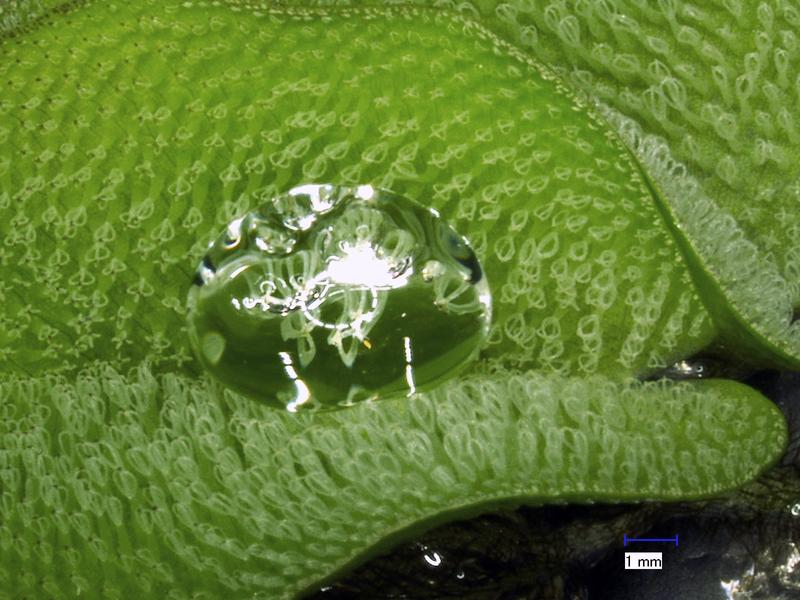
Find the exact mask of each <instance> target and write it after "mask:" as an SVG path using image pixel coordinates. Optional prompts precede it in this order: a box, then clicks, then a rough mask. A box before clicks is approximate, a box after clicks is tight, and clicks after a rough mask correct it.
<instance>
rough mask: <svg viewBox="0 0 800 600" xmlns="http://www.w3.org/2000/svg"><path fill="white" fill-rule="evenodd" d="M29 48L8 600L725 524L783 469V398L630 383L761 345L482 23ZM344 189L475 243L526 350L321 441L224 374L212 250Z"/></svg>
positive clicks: (268, 29) (591, 129)
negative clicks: (671, 507) (527, 519)
mask: <svg viewBox="0 0 800 600" xmlns="http://www.w3.org/2000/svg"><path fill="white" fill-rule="evenodd" d="M27 6H28V7H33V6H34V5H33V4H29V5H27ZM14 10H16V11H17V12H13V11H14ZM25 10H28V9H19V8H17V9H14V8H13V7H12V12H9V13H6V14H10V15H15V14H16V15H23V14H28V15H31V16H32V15H33V14H34V13H37V11H36V10H34V9H33V8H31V9H30V10H29V11H28V12H27V13H26V12H25ZM37 14H38V13H37ZM12 21H13V19H12ZM12 21H6V22H12ZM24 21H25V22H24V24H12V25H11V26H8V27H6V28H5V29H6V33H5V34H0V35H2V36H3V37H0V86H2V88H1V89H2V93H1V94H0V216H2V219H0V238H1V239H2V241H3V243H2V246H0V262H2V264H3V269H4V278H3V281H2V282H0V299H2V312H0V318H1V319H2V321H1V322H0V369H2V381H4V383H2V384H0V397H2V399H3V400H2V402H3V403H2V407H3V411H4V417H5V418H4V419H3V421H2V424H1V425H0V426H1V427H2V428H3V429H2V431H3V434H4V439H3V442H2V445H0V447H1V448H2V449H3V450H4V454H3V455H2V460H3V461H4V462H3V463H2V470H0V473H2V477H3V479H2V481H3V484H2V488H0V489H1V490H2V504H0V522H2V526H1V527H0V536H2V537H0V547H2V548H3V551H4V559H3V561H2V562H0V581H3V583H4V585H2V586H0V588H3V589H6V588H7V589H14V590H25V591H26V592H27V593H28V594H30V595H33V596H43V595H52V596H63V595H64V594H67V595H79V594H86V593H89V592H88V591H89V590H91V592H90V593H94V594H96V596H97V597H103V598H113V597H131V596H137V597H141V596H155V595H158V596H159V597H162V596H167V597H169V593H164V592H163V590H165V589H169V590H172V592H171V594H172V597H177V598H180V597H188V596H189V595H191V593H193V592H195V591H198V592H203V593H206V594H211V595H229V594H230V593H239V592H246V593H247V594H248V595H250V593H251V592H252V593H255V594H259V593H260V594H261V595H262V596H263V597H275V595H276V594H277V593H283V594H286V595H291V594H293V593H295V592H299V591H301V590H302V589H304V588H306V587H307V586H312V585H314V583H315V582H319V581H321V580H323V579H325V578H326V577H330V576H332V575H333V574H334V573H336V572H337V571H338V570H339V569H342V568H345V567H347V566H349V565H351V564H353V561H357V560H363V558H364V557H365V556H367V555H368V553H369V552H370V551H377V550H379V549H380V548H381V547H382V546H381V544H382V543H383V544H387V543H390V542H391V541H392V540H393V539H395V537H394V536H395V535H404V534H408V533H413V532H415V531H418V530H419V528H421V527H425V526H427V525H430V524H431V523H434V522H437V521H439V520H443V519H450V518H458V517H461V516H464V515H467V514H472V513H473V512H474V511H477V510H485V509H486V508H487V507H489V508H490V507H493V506H497V505H499V504H504V503H519V502H536V503H539V502H549V501H582V502H586V501H591V500H634V499H649V498H660V499H691V498H696V497H701V496H707V495H711V494H715V493H719V492H720V491H722V490H725V489H730V488H732V487H735V486H737V485H739V484H741V483H742V482H744V481H747V480H749V479H751V478H753V477H755V476H756V475H757V474H758V473H759V472H760V471H761V470H763V469H764V468H766V467H767V466H769V465H770V464H771V463H772V462H774V461H775V460H776V458H777V456H778V455H779V454H780V452H781V449H782V448H783V445H784V444H785V439H786V432H785V424H784V422H783V420H782V418H781V416H780V414H779V413H778V412H777V410H776V409H775V408H774V407H773V406H772V405H770V404H769V403H768V402H766V401H765V400H764V399H763V397H761V396H760V395H759V394H757V393H755V392H753V391H752V390H749V389H747V388H745V387H743V386H740V385H738V384H734V383H732V382H703V383H699V384H697V385H696V386H691V385H679V386H671V385H668V384H658V385H650V384H648V385H640V384H633V383H630V379H632V378H634V377H637V376H643V375H646V374H649V373H651V372H653V371H654V370H657V369H659V368H661V367H664V366H666V365H668V364H670V363H671V362H673V361H675V360H678V359H681V358H685V357H688V356H691V355H692V354H693V353H695V352H696V351H698V350H700V349H702V348H705V347H707V346H708V345H709V344H711V343H712V342H713V341H714V340H715V338H716V337H717V335H718V333H720V329H722V333H723V335H724V336H727V338H728V339H730V337H731V335H732V334H731V333H730V332H733V331H735V332H742V331H746V327H750V328H751V329H752V330H753V331H756V332H757V333H758V335H761V333H762V332H763V331H764V326H762V323H761V321H759V320H758V319H751V318H750V316H749V313H747V314H744V313H743V312H741V310H740V311H739V312H736V310H739V309H738V308H737V309H736V310H734V314H736V315H740V316H741V315H744V316H743V317H741V319H739V320H736V319H733V320H731V321H730V322H728V321H723V320H721V319H720V317H719V314H720V313H719V307H720V306H721V307H723V308H725V309H728V308H730V307H731V306H733V303H732V300H731V298H732V297H733V296H732V295H731V293H730V290H729V288H727V287H725V285H726V284H725V280H724V278H723V277H722V276H716V275H715V277H714V278H713V279H712V280H711V282H710V283H709V282H706V281H704V280H702V279H700V278H699V277H700V276H699V275H698V273H704V272H707V271H708V272H710V267H709V266H708V265H709V264H710V262H709V261H710V259H709V258H708V257H709V256H712V255H713V253H710V252H704V251H699V252H694V251H693V250H692V248H689V244H692V245H696V244H697V243H698V242H697V240H698V238H697V236H696V235H695V234H693V233H692V232H691V231H689V230H688V229H687V228H686V227H685V226H684V224H683V223H682V222H681V221H680V220H679V219H680V218H681V217H680V215H679V214H678V211H677V209H676V208H675V205H673V204H670V205H669V206H667V205H666V204H664V203H663V201H662V199H661V198H660V195H659V192H658V190H657V189H656V187H655V186H654V185H652V183H651V182H650V177H652V176H656V178H657V180H658V184H659V185H660V186H662V187H664V189H666V190H667V193H668V194H669V189H668V188H667V187H666V186H665V184H664V181H663V179H664V178H663V177H658V176H659V173H660V171H658V170H657V167H658V165H659V164H661V163H658V164H656V162H654V161H650V163H649V164H650V165H651V168H652V169H656V170H653V172H652V173H650V174H649V175H648V174H645V173H644V172H643V171H642V169H641V167H640V165H639V163H638V162H637V161H636V159H635V158H634V157H633V155H632V154H631V153H630V151H629V150H628V149H627V148H626V146H625V145H624V144H623V143H622V141H621V140H620V138H619V137H618V136H617V135H615V134H614V133H613V131H612V130H610V129H609V128H608V126H607V124H606V122H605V121H604V120H603V119H601V118H599V117H597V116H596V113H595V112H594V110H592V109H591V108H589V107H588V106H587V105H586V103H585V102H584V101H582V100H581V99H580V98H577V97H576V96H575V95H574V94H573V93H572V92H571V91H570V90H569V89H568V88H567V87H566V85H565V84H564V83H562V81H561V80H559V79H558V78H556V77H554V76H553V75H552V73H551V72H550V71H549V70H548V69H546V68H544V67H543V66H541V65H540V64H539V63H538V62H537V61H536V60H535V59H534V58H532V56H531V55H530V54H528V53H526V52H523V51H520V50H519V49H518V48H515V47H514V46H512V45H511V44H509V43H507V42H504V41H503V40H502V39H500V38H499V37H497V36H496V35H494V34H492V33H491V32H489V31H488V30H487V29H484V28H483V27H482V26H480V25H478V24H476V23H475V22H473V21H470V20H467V19H464V18H461V17H456V16H453V15H450V14H445V13H439V12H435V11H428V10H422V9H411V8H397V9H391V10H387V9H369V10H365V11H349V12H348V11H344V12H338V11H333V12H330V11H317V12H309V13H304V12H303V11H300V12H297V13H296V14H289V13H273V12H270V11H269V10H268V9H266V8H265V7H258V6H249V5H244V4H240V5H233V6H224V5H222V6H217V5H206V4H204V3H195V4H193V3H191V2H186V3H183V4H181V5H171V6H170V5H167V6H165V5H163V4H162V3H158V2H144V3H141V4H135V5H128V4H121V5H120V4H115V3H110V2H101V1H97V2H87V3H77V4H70V5H65V6H64V7H62V8H60V9H59V11H57V12H52V13H48V14H47V16H45V17H42V18H39V17H36V18H33V17H32V18H27V19H24ZM19 23H22V21H19ZM606 114H607V117H608V118H610V119H612V120H613V118H614V114H613V113H611V112H608V111H606ZM619 128H620V129H621V130H623V133H624V132H625V131H627V130H626V129H625V128H624V127H622V126H621V125H619ZM636 148H637V150H638V151H639V152H640V154H641V148H639V146H636ZM326 179H327V180H330V181H332V182H334V183H343V184H353V183H372V184H374V185H378V186H383V187H389V188H392V189H394V190H395V191H397V192H400V193H402V194H404V195H407V196H409V197H411V198H414V199H416V200H418V201H421V202H423V203H426V204H428V205H430V206H433V207H435V208H436V209H437V210H439V212H440V213H441V214H442V215H443V217H444V218H445V219H446V220H448V221H449V222H450V223H452V224H453V225H454V226H455V227H456V228H457V229H458V230H459V231H460V232H462V233H464V234H465V235H466V236H467V237H468V238H469V239H470V240H471V241H472V243H473V244H474V246H475V247H476V250H477V251H478V253H479V254H480V255H481V259H482V263H483V265H484V266H485V268H486V272H487V276H488V278H489V281H490V284H491V286H492V291H493V294H494V302H495V324H494V328H493V331H492V334H491V336H490V343H489V345H488V346H487V348H486V349H485V352H484V356H483V358H482V360H481V361H480V362H479V363H478V364H477V365H476V366H475V368H474V370H473V373H472V374H471V376H470V377H469V378H467V379H465V380H463V381H459V382H457V383H450V384H448V385H446V386H445V387H443V388H440V389H437V390H435V391H433V392H431V393H430V394H427V395H424V396H422V397H420V398H412V399H402V400H387V401H384V402H380V403H376V404H374V405H364V406H361V407H358V408H355V409H352V410H347V411H343V412H341V413H333V414H322V415H300V416H295V417H291V416H289V415H285V414H282V413H275V412H270V411H267V409H266V408H265V407H263V406H261V405H259V404H257V403H254V402H252V401H249V400H245V399H243V398H240V397H237V396H234V395H232V394H223V393H222V392H221V391H220V390H219V389H218V388H216V387H214V386H213V385H212V384H210V383H209V382H208V380H207V378H206V377H205V376H203V375H202V374H201V372H200V369H199V368H198V365H197V362H196V361H195V359H194V358H193V357H192V356H191V354H190V352H189V348H188V345H187V337H186V330H185V307H184V300H185V294H186V293H187V290H188V286H189V283H190V281H191V278H192V270H193V268H194V266H195V265H196V264H197V262H198V261H199V260H200V258H201V256H202V255H203V252H204V251H205V247H206V245H207V243H208V242H209V241H210V240H212V239H214V238H215V237H216V236H217V234H218V233H219V231H220V230H221V228H222V226H223V225H224V224H226V223H228V222H229V221H230V220H231V219H232V218H233V217H235V216H237V215H239V214H241V213H242V212H244V211H245V210H247V209H249V208H251V207H253V206H255V205H257V204H259V203H260V202H262V201H263V200H264V199H267V198H269V197H270V196H271V195H272V194H274V193H276V192H278V191H281V190H284V189H286V188H287V187H290V186H292V185H295V184H297V183H299V182H301V181H306V180H317V181H320V180H326ZM678 179H679V178H677V177H675V180H678ZM676 185H677V184H676ZM676 215H677V216H676ZM673 218H676V219H678V221H677V223H678V224H679V225H681V226H682V227H683V229H682V230H681V231H686V232H687V234H688V241H687V239H684V238H682V237H681V235H680V232H679V231H678V230H677V225H676V223H674V222H673V221H672V219H673ZM725 239H727V238H725ZM693 248H694V246H693ZM696 249H697V248H694V250H696ZM701 259H702V260H703V261H706V262H705V263H702V264H701V263H700V262H699V261H700V260H701ZM693 278H694V279H693ZM720 282H721V283H720ZM712 284H713V285H717V286H718V287H719V289H720V290H721V291H720V294H721V295H722V298H723V299H722V300H721V301H720V302H719V306H718V305H717V304H713V303H709V306H710V308H711V311H712V313H713V314H714V317H715V318H716V319H717V323H716V324H715V323H712V320H711V318H710V317H709V312H708V311H707V310H706V308H705V307H704V305H703V302H702V301H701V299H700V294H698V289H699V290H700V291H701V293H702V295H703V298H704V300H706V302H708V298H709V297H710V296H709V293H708V290H709V289H710V286H712ZM748 310H749V309H748ZM768 312H769V314H772V312H773V311H772V309H771V308H770V309H769V311H768ZM737 335H738V334H737ZM776 343H777V342H776ZM756 351H757V349H756V348H755V347H754V348H753V349H752V352H756ZM92 364H94V367H92V368H91V369H88V370H87V369H86V367H87V365H92ZM131 368H136V369H137V371H136V374H134V375H126V374H125V373H126V371H128V370H130V369H131ZM535 370H539V371H540V372H537V371H535ZM643 431H651V432H652V435H651V436H649V437H648V436H644V435H643V433H642V432H643ZM615 436H616V438H615ZM612 438H614V439H618V443H619V445H618V446H617V445H616V444H615V442H614V441H612ZM428 448H430V449H431V450H430V451H429V450H428ZM431 454H433V459H432V462H430V464H428V463H426V462H425V461H426V460H428V459H429V458H431ZM601 457H603V460H602V461H601V460H600V458H601ZM593 461H594V462H593ZM420 465H424V468H421V467H420ZM595 467H596V468H595ZM6 556H10V557H12V558H6ZM6 583H7V584H8V585H5V584H6Z"/></svg>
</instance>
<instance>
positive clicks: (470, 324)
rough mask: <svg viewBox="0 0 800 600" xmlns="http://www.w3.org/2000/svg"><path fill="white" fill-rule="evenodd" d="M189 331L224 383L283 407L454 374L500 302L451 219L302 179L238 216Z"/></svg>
mask: <svg viewBox="0 0 800 600" xmlns="http://www.w3.org/2000/svg"><path fill="white" fill-rule="evenodd" d="M188 311H189V313H188V315H189V334H190V337H191V341H192V344H193V346H194V349H195V352H196V353H197V355H198V357H199V359H200V361H201V362H202V363H203V365H204V366H205V367H206V368H207V369H208V370H209V371H210V372H211V373H212V375H214V376H215V377H216V378H217V379H219V380H220V381H221V382H223V383H224V384H226V385H228V386H229V387H231V388H232V389H235V390H236V391H239V392H241V393H243V394H245V395H247V396H250V397H254V398H258V399H260V400H263V401H266V402H267V403H269V404H271V405H273V406H279V407H282V408H286V409H288V410H290V411H296V410H298V409H300V408H301V407H302V408H303V409H308V408H322V407H335V406H346V405H349V404H351V403H353V402H355V401H358V400H364V399H368V398H377V397H382V396H387V395H392V394H398V393H404V394H408V395H410V394H412V393H414V392H415V391H417V390H418V389H420V388H422V387H426V386H430V385H432V384H434V383H438V382H439V381H441V380H443V379H445V378H447V377H449V376H452V375H454V374H455V373H457V372H458V371H459V369H460V368H462V367H463V366H464V365H465V364H466V363H467V362H468V361H469V360H470V359H471V358H474V357H475V356H476V355H477V353H478V351H479V350H480V347H481V345H482V342H483V341H484V339H485V338H486V335H487V333H488V329H489V322H490V318H491V296H490V291H489V286H488V283H487V281H486V276H485V274H484V272H483V269H482V268H481V266H480V264H479V262H478V259H477V257H476V255H475V253H474V252H473V250H472V248H471V247H470V246H469V244H468V242H467V241H466V240H465V239H464V238H463V237H461V236H460V235H458V234H457V233H456V232H455V230H453V228H452V227H450V226H449V225H447V223H445V222H444V220H443V219H442V218H441V217H440V216H439V214H438V213H437V212H436V211H434V210H432V209H428V208H426V207H424V206H422V205H421V204H418V203H417V202H415V201H412V200H410V199H408V198H406V197H404V196H401V195H398V194H395V193H392V192H390V191H387V190H381V189H376V188H373V187H372V186H369V185H362V186H357V187H345V186H335V185H327V184H326V185H317V184H310V185H302V186H299V187H295V188H293V189H291V190H289V191H288V192H287V193H285V194H282V195H279V196H277V197H275V198H273V199H271V200H269V201H267V202H265V203H264V204H262V205H261V206H260V207H258V208H257V209H256V210H254V211H251V212H249V213H247V214H245V215H244V216H242V217H240V218H237V219H235V220H234V221H232V222H231V223H230V224H229V225H228V226H227V228H226V230H225V231H224V232H223V233H222V235H220V236H219V238H218V239H217V240H216V241H215V242H213V243H212V244H211V245H210V247H209V249H208V252H207V253H206V255H205V256H204V257H203V260H202V261H201V263H200V265H199V267H198V269H197V272H196V275H195V279H194V283H193V285H192V288H191V290H190V292H189V299H188Z"/></svg>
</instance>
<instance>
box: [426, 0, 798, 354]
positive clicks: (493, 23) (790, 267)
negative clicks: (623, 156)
mask: <svg viewBox="0 0 800 600" xmlns="http://www.w3.org/2000/svg"><path fill="white" fill-rule="evenodd" d="M436 5H437V6H439V7H442V8H445V7H449V8H453V9H456V8H457V9H459V10H461V11H464V12H466V13H467V14H470V15H474V16H478V15H479V16H480V20H481V21H482V22H483V23H485V24H486V25H487V26H488V27H490V28H491V29H492V30H493V31H495V32H497V33H498V34H499V35H500V36H501V37H503V38H505V39H507V40H508V41H510V42H511V43H514V44H516V45H518V46H519V47H521V48H525V49H526V50H527V51H529V52H531V53H532V54H534V55H536V56H537V57H538V58H540V59H541V60H543V61H544V62H546V63H547V64H548V65H549V66H551V67H552V68H554V69H555V70H556V71H557V72H558V73H559V74H561V75H562V76H563V77H564V78H565V79H566V80H567V81H569V83H571V84H573V85H574V86H575V87H576V88H577V89H580V90H583V91H584V92H585V93H586V94H587V95H588V96H589V97H591V98H592V100H593V101H594V102H597V103H598V108H599V110H600V111H601V112H602V113H603V115H604V116H605V117H606V118H607V119H608V120H609V122H610V123H611V124H612V125H613V126H614V127H615V128H616V129H617V131H618V132H620V134H621V135H622V136H623V138H624V139H625V141H626V143H627V144H628V145H629V146H630V147H631V148H632V149H633V151H634V152H635V153H636V155H637V157H638V158H639V160H640V161H641V162H642V163H643V164H644V165H645V166H646V167H647V168H648V170H649V172H650V175H651V177H653V179H654V180H655V182H656V183H657V185H658V186H659V187H660V188H661V190H663V192H664V197H665V200H666V207H665V210H666V212H667V213H668V214H669V218H670V220H672V221H674V227H673V231H674V233H675V235H676V236H677V237H678V238H679V239H680V244H681V247H682V250H683V252H684V253H685V254H686V256H687V261H688V262H689V263H690V264H691V265H692V267H693V276H694V278H695V281H696V283H697V285H698V288H699V289H700V291H701V294H702V296H703V299H704V301H705V302H706V305H707V307H708V308H709V310H710V311H711V313H712V316H713V318H714V320H715V322H716V324H717V325H718V326H719V327H720V329H721V333H722V340H721V342H722V344H723V345H724V346H725V351H726V352H727V353H729V354H735V355H737V357H738V358H739V359H740V360H743V361H748V362H751V363H757V364H760V365H762V366H769V365H780V366H783V367H785V368H791V369H798V368H800V322H798V321H797V320H796V315H797V311H798V309H800V160H798V159H799V158H800V121H799V120H798V118H797V115H796V113H797V110H796V107H797V104H798V102H799V101H800V87H798V86H799V85H800V79H798V78H797V68H796V65H797V61H798V59H800V42H798V38H797V34H796V32H797V28H798V26H799V25H800V9H798V7H797V6H795V5H794V4H792V3H787V2H783V1H781V0H770V1H761V0H758V1H756V0H734V1H731V2H718V3H712V4H709V3H704V4H702V5H695V4H685V3H681V2H673V1H667V2H658V3H642V2H637V1H634V0H609V1H606V2H602V3H591V2H580V1H576V0H568V1H565V2H562V1H557V2H556V1H552V2H534V1H533V0H509V1H503V2H496V1H492V0H488V1H485V2H483V1H481V2H476V3H470V2H464V3H455V2H447V1H444V2H442V1H439V2H436Z"/></svg>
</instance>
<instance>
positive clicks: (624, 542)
mask: <svg viewBox="0 0 800 600" xmlns="http://www.w3.org/2000/svg"><path fill="white" fill-rule="evenodd" d="M629 542H630V543H633V542H674V544H675V547H676V548H677V547H678V534H677V533H676V534H675V537H674V538H629V537H628V534H627V533H625V534H623V535H622V545H623V546H627V545H628V543H629Z"/></svg>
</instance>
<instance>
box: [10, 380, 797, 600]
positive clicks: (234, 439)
mask: <svg viewBox="0 0 800 600" xmlns="http://www.w3.org/2000/svg"><path fill="white" fill-rule="evenodd" d="M0 398H2V399H3V405H4V407H5V418H4V419H3V420H2V421H1V422H0V440H1V441H2V442H1V443H2V447H3V448H4V449H6V456H10V457H11V461H12V462H11V465H10V466H11V467H12V468H11V469H8V468H7V469H6V470H4V471H2V472H0V473H2V474H3V505H2V524H0V547H2V548H3V560H2V563H1V564H0V567H2V568H0V586H1V587H2V589H6V590H14V591H15V593H16V594H18V595H20V596H24V595H29V596H32V597H37V598H38V597H42V596H43V595H45V594H50V595H53V596H57V597H76V596H79V595H87V596H88V597H96V598H104V599H105V598H132V597H136V598H141V597H162V598H163V597H168V598H184V597H191V595H192V594H193V593H203V594H207V595H210V596H212V597H230V596H235V597H248V598H249V597H256V598H270V599H276V598H290V597H293V596H294V595H295V594H297V593H299V592H301V591H302V590H303V589H313V588H314V587H315V586H319V585H320V584H321V583H322V582H324V581H325V580H328V579H331V578H333V577H335V576H336V574H337V573H339V572H340V571H341V570H343V569H346V568H348V567H350V566H352V565H354V564H357V563H358V562H361V561H363V560H365V559H366V558H367V557H369V556H371V555H373V554H375V553H378V552H380V551H381V550H385V549H386V548H388V547H389V546H391V544H393V543H396V542H397V541H398V540H400V539H404V538H407V537H409V536H413V535H414V534H418V533H419V532H420V531H422V530H424V529H425V528H428V527H431V526H433V525H435V524H437V523H441V522H443V521H447V520H452V519H458V518H465V517H468V516H470V515H474V514H477V513H478V512H483V511H487V510H491V509H496V508H499V507H508V506H515V505H518V504H540V503H545V502H547V503H552V502H585V501H587V500H595V501H602V500H612V501H621V500H625V501H636V500H672V499H680V500H686V499H692V498H700V497H707V496H710V495H714V494H717V493H719V492H721V491H724V490H728V489H732V488H735V487H737V486H739V485H741V484H743V483H744V482H746V481H747V480H749V479H751V478H752V477H754V476H755V475H756V474H757V473H759V472H760V471H761V470H762V469H763V468H764V466H765V465H769V464H770V463H773V462H774V461H775V460H776V459H777V458H778V456H779V455H780V454H781V452H782V451H783V448H784V445H785V443H786V438H787V434H786V425H785V423H784V422H783V419H782V417H781V415H780V412H779V411H778V409H777V408H776V407H775V406H774V405H773V404H772V403H771V402H769V401H768V400H766V399H765V398H763V397H762V396H761V395H760V394H758V393H757V392H755V391H753V390H752V389H750V388H748V387H746V386H743V385H740V384H737V383H733V382H730V381H722V380H719V381H714V380H708V381H702V382H697V383H696V384H689V383H683V384H677V385H672V384H667V383H645V384H631V385H624V384H618V383H615V382H613V381H611V380H609V379H608V378H605V377H601V376H593V377H588V378H564V377H561V376H557V375H542V374H537V373H533V372H532V373H528V374H525V375H514V374H513V373H509V372H505V373H497V374H495V375H493V376H486V377H468V378H466V379H464V380H461V381H455V382H450V383H447V384H445V385H444V386H442V387H440V388H438V389H437V390H435V391H433V392H431V393H428V394H423V395H420V396H417V397H414V398H410V399H407V398H401V399H397V400H386V401H383V402H377V403H371V404H361V405H358V406H356V407H354V408H352V409H348V410H343V411H335V412H328V413H324V414H308V413H304V414H303V413H301V414H296V415H295V414H289V413H286V412H277V411H275V410H274V409H271V408H268V407H266V406H264V405H261V404H259V403H256V402H253V401H251V400H248V399H245V398H242V397H241V396H237V395H235V394H232V393H230V392H223V391H222V390H221V389H220V388H219V387H217V386H214V385H211V384H210V383H209V382H208V380H206V379H201V380H194V379H191V378H188V377H185V376H176V375H165V376H162V377H155V376H154V375H153V374H152V373H151V371H150V370H149V369H148V368H147V367H143V368H140V369H139V370H138V371H137V373H136V374H134V375H132V376H130V377H127V378H126V377H123V376H121V375H120V374H119V373H117V372H116V371H114V370H113V369H111V368H109V367H106V368H103V369H92V370H87V371H84V372H82V373H80V374H79V375H78V376H77V378H75V380H74V381H73V380H66V379H65V378H56V377H42V378H35V379H26V378H21V379H17V380H14V381H11V382H6V383H5V384H0ZM9 474H13V475H9ZM12 499H13V500H12Z"/></svg>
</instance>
